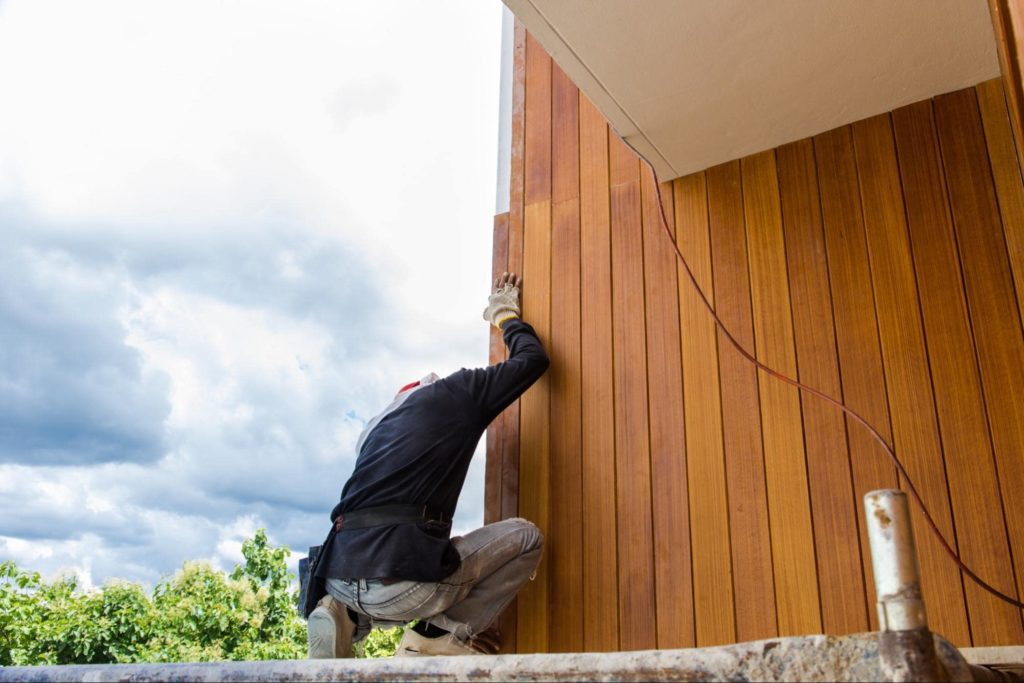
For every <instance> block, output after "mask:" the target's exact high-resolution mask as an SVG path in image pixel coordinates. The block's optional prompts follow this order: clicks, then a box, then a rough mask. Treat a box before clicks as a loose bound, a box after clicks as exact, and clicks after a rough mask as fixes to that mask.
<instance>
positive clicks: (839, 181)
mask: <svg viewBox="0 0 1024 683" xmlns="http://www.w3.org/2000/svg"><path fill="white" fill-rule="evenodd" d="M814 154H815V162H816V166H817V176H818V192H819V195H820V198H821V216H822V223H823V227H824V233H825V248H826V252H827V263H828V272H829V286H830V291H831V293H832V319H833V321H834V323H835V330H836V348H837V350H838V353H839V369H840V380H841V384H842V389H843V400H844V401H845V402H846V405H847V406H848V407H849V408H850V409H852V410H855V411H856V412H857V413H858V414H859V415H861V416H863V417H864V418H865V419H866V420H867V421H868V422H869V423H870V424H872V425H874V427H875V429H877V430H878V431H879V433H880V434H881V435H882V437H883V438H884V439H886V441H888V442H891V441H892V432H891V429H890V427H889V404H888V399H887V397H886V393H885V372H884V370H883V367H882V349H881V343H880V342H879V339H878V321H877V319H876V317H875V305H874V295H873V292H872V283H871V272H870V264H869V262H868V252H867V242H866V241H865V236H864V222H863V211H862V209H861V203H860V187H859V183H858V179H857V166H856V161H855V159H854V151H853V138H852V136H851V132H850V128H849V126H845V127H843V128H839V129H837V130H834V131H830V132H828V133H823V134H821V135H819V136H817V137H815V138H814ZM846 431H847V437H848V442H849V448H850V465H851V470H852V474H853V485H854V500H855V501H857V502H858V505H859V501H861V500H863V497H864V495H865V494H866V493H868V492H869V491H874V490H876V489H884V488H896V487H897V486H898V482H897V479H896V470H895V468H894V467H893V465H892V463H891V462H890V461H889V459H888V457H887V456H886V455H885V453H884V451H883V449H882V447H881V446H880V445H879V444H878V443H877V442H876V441H875V440H874V439H873V438H872V437H871V436H870V435H869V434H868V432H867V431H866V430H864V429H863V428H862V427H861V426H860V425H859V424H857V423H856V422H854V421H853V419H852V418H847V419H846ZM854 517H855V519H856V521H857V527H858V530H859V535H860V543H859V546H860V550H861V560H862V569H863V573H864V584H865V593H866V594H865V595H864V602H865V604H866V605H867V611H868V618H869V619H870V622H871V629H872V630H877V629H878V615H877V612H876V610H875V609H874V598H873V596H874V594H875V593H874V578H873V575H872V571H873V569H872V565H871V554H870V552H869V546H868V538H867V529H866V527H865V525H864V520H863V518H862V516H861V515H860V512H859V507H858V510H857V512H856V513H855V514H854ZM847 540H848V542H849V543H851V544H852V543H853V541H852V539H847Z"/></svg>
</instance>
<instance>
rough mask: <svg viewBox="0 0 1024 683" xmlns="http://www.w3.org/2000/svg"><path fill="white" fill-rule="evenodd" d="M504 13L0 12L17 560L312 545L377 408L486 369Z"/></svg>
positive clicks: (7, 465) (4, 300) (75, 564)
mask: <svg viewBox="0 0 1024 683" xmlns="http://www.w3.org/2000/svg"><path fill="white" fill-rule="evenodd" d="M499 23H500V4H499V3H496V2H495V3H481V2H478V1H477V0H465V1H463V2H446V3H414V2H379V3H337V2H334V1H333V0H317V1H312V0H310V1H303V2H295V3H287V4H282V3H277V2H270V1H269V0H261V1H259V2H256V1H252V0H247V1H245V2H243V1H241V0H235V1H230V2H218V3H209V2H204V1H201V0H189V1H177V2H151V3H137V2H132V1H131V0H119V1H112V0H109V1H101V2H94V3H80V2H76V1H74V0H64V1H57V0H7V1H6V2H2V3H0V92H3V93H4V106H3V107H0V266H2V268H3V272H2V273H0V316H2V317H0V332H2V333H4V334H5V338H6V339H8V341H9V342H10V340H14V341H16V342H17V344H11V343H7V344H6V345H5V346H4V347H3V348H0V407H4V409H5V412H6V413H7V414H8V416H9V417H10V420H14V421H12V422H11V424H12V425H14V424H15V421H16V426H17V429H15V430H14V431H3V429H7V427H5V424H4V423H3V421H2V420H0V428H3V429H0V557H10V558H12V559H16V560H17V561H18V562H19V563H22V564H25V565H26V566H29V567H33V568H37V569H40V570H43V571H46V572H50V573H53V572H56V571H59V570H62V569H64V570H69V571H74V572H76V573H77V574H79V575H80V576H82V577H83V581H89V582H95V583H100V582H102V581H103V580H105V579H106V578H108V577H126V578H132V579H139V580H143V581H146V582H149V583H153V582H155V581H156V580H157V579H158V578H159V576H160V575H161V574H162V573H166V572H169V571H173V570H174V569H175V568H176V567H177V566H179V565H180V563H181V562H182V561H183V560H185V559H193V558H197V557H207V558H209V559H211V560H213V561H215V562H217V563H218V564H220V565H221V566H223V567H225V568H229V566H230V565H231V564H233V563H234V562H236V561H239V560H240V559H241V558H240V555H239V554H238V552H239V549H240V543H241V540H242V538H244V537H245V536H246V535H248V534H250V533H251V531H252V530H253V529H255V528H256V525H266V526H267V527H268V532H269V534H270V536H271V539H272V540H273V541H274V542H277V543H287V544H289V545H291V546H292V547H293V549H294V550H295V551H296V553H303V552H304V550H305V546H306V545H311V544H314V543H317V542H319V541H320V540H321V538H322V536H323V534H324V532H325V531H326V529H325V523H326V515H327V513H328V512H329V510H330V506H331V505H332V504H333V502H334V501H335V500H336V498H337V495H338V492H339V491H340V488H341V485H342V483H343V482H344V479H345V478H346V477H347V475H348V473H349V471H350V470H351V466H352V459H353V454H352V452H351V450H352V445H353V444H354V443H355V440H356V437H357V435H358V433H359V431H360V430H361V429H362V427H363V425H364V423H365V420H366V419H367V418H368V417H370V416H371V415H373V414H375V413H376V412H377V410H378V409H379V408H380V407H381V406H382V405H383V404H384V403H386V402H387V400H388V399H389V398H390V396H391V395H392V394H393V393H394V391H395V389H396V388H397V387H399V386H401V385H402V384H405V383H406V382H408V381H409V380H410V379H415V378H417V377H420V376H422V375H424V374H426V372H428V371H431V370H435V371H437V372H439V373H441V374H444V373H446V372H451V371H453V370H455V369H457V368H458V367H460V366H472V365H479V364H483V363H484V362H486V353H487V326H486V324H484V323H483V322H482V321H480V320H479V315H480V310H481V309H482V307H483V302H484V295H485V293H486V286H487V281H488V279H489V273H490V233H491V218H492V213H493V206H494V201H493V200H494V196H493V193H494V168H495V148H496V141H497V129H496V126H497V102H498V92H497V86H498V60H499V54H498V50H499V45H500V37H499ZM18 411H20V412H18ZM12 429H13V428H12ZM18 430H20V431H18ZM14 433H16V434H19V435H20V437H19V440H17V441H15V440H13V439H12V438H11V437H10V434H14ZM478 460H479V462H476V463H474V466H473V468H472V470H471V473H470V476H469V480H468V482H467V485H466V494H465V495H464V497H463V500H462V501H461V503H460V508H459V515H458V517H457V523H456V528H457V530H462V531H465V530H468V529H469V528H472V527H474V526H475V525H477V524H478V523H479V521H480V517H481V508H482V492H481V488H482V464H483V463H482V458H481V457H480V456H479V455H478ZM296 560H297V556H293V558H292V562H293V564H294V562H295V561H296Z"/></svg>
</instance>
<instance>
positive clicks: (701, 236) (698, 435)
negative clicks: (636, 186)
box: [656, 173, 774, 646]
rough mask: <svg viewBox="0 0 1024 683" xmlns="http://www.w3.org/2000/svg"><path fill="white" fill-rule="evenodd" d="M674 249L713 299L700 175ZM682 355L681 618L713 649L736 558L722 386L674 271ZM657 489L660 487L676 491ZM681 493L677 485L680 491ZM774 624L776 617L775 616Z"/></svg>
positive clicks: (708, 328) (710, 334) (686, 192)
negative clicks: (685, 582)
mask: <svg viewBox="0 0 1024 683" xmlns="http://www.w3.org/2000/svg"><path fill="white" fill-rule="evenodd" d="M673 198H674V208H675V218H676V242H677V243H678V244H679V249H680V251H682V253H683V255H684V256H685V257H686V260H687V262H688V263H689V264H690V267H691V268H692V269H693V273H694V276H695V277H696V279H697V281H698V282H699V283H700V286H701V289H703V290H704V293H705V294H706V295H707V296H708V297H711V298H712V299H713V298H714V296H715V290H714V286H713V281H712V276H711V242H710V233H709V232H708V200H707V184H706V182H705V177H704V174H703V173H696V174H694V175H691V176H687V177H686V178H680V179H678V180H676V181H675V182H674V183H673ZM676 268H677V278H678V283H679V284H678V287H679V319H680V332H681V333H680V352H681V354H682V368H683V405H684V407H685V411H684V416H683V418H684V428H685V436H686V482H687V497H688V498H689V504H690V506H689V511H688V512H689V518H690V534H689V535H690V546H691V547H690V549H689V551H690V552H689V555H690V558H689V559H690V567H688V568H684V567H680V568H679V572H680V574H681V575H682V574H685V573H686V570H687V569H690V572H689V573H691V574H692V579H691V580H692V586H693V588H692V590H693V596H692V598H690V600H689V602H692V607H691V609H692V614H688V613H687V612H688V611H689V610H687V607H689V606H690V605H688V604H687V601H684V602H681V603H679V610H680V614H679V618H680V619H684V620H687V621H690V620H693V627H692V629H693V635H692V637H691V639H690V640H691V641H692V642H690V643H689V644H690V645H697V646H702V645H710V644H713V643H721V642H728V641H729V639H732V638H735V634H736V623H735V606H734V604H733V582H732V576H733V571H732V555H731V553H730V548H729V503H728V500H727V496H725V495H722V492H723V491H725V490H726V484H725V482H726V480H725V449H724V446H723V444H722V400H721V395H720V391H719V385H718V354H717V348H716V337H715V334H716V333H715V325H714V323H713V322H712V321H711V319H710V318H708V316H707V312H706V311H705V309H704V307H703V305H702V304H701V302H700V300H699V298H698V295H697V292H696V290H695V289H694V288H693V286H692V284H691V283H690V281H689V278H688V277H687V275H686V274H685V272H684V271H683V268H682V265H681V264H678V263H677V266H676ZM671 485H672V484H671V483H670V482H658V483H657V484H656V486H659V487H660V486H671ZM676 486H678V484H676ZM772 615H773V617H774V610H772Z"/></svg>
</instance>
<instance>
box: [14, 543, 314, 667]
mask: <svg viewBox="0 0 1024 683" xmlns="http://www.w3.org/2000/svg"><path fill="white" fill-rule="evenodd" d="M242 555H243V557H244V558H245V563H244V564H242V565H239V566H237V567H235V570H234V571H233V572H231V574H230V575H226V574H224V572H221V571H218V570H216V569H213V568H212V567H210V566H209V565H208V564H205V563H201V562H186V563H185V565H184V566H183V567H182V569H181V570H180V571H178V572H177V573H176V574H175V575H174V576H172V577H170V578H168V579H165V580H163V581H161V582H160V583H159V584H157V586H156V588H155V589H154V590H153V592H152V595H147V594H146V591H145V590H144V589H143V588H142V586H140V585H138V584H135V583H127V582H110V583H108V584H106V585H105V586H103V588H102V589H99V590H91V591H83V590H80V588H79V585H78V581H77V579H75V578H74V577H61V578H58V579H56V580H54V581H52V582H46V581H43V580H42V579H41V578H40V576H39V573H38V572H32V571H25V570H21V569H19V568H18V567H17V565H15V563H14V562H4V563H2V564H0V665H36V664H95V663H106V662H115V663H117V662H122V663H123V662H173V661H193V662H195V661H213V660H230V659H234V660H259V659H294V658H298V657H305V656H306V625H305V622H304V621H303V620H302V618H301V617H300V616H299V614H298V611H297V609H296V606H295V602H296V598H297V596H296V594H295V593H296V591H294V590H292V589H291V582H292V581H293V580H294V576H293V575H291V574H290V573H289V572H288V570H287V566H286V559H287V557H288V555H289V551H288V549H287V548H275V547H273V546H271V545H270V543H269V542H268V541H267V536H266V533H265V532H264V531H263V530H262V529H260V530H259V531H257V532H256V535H255V537H254V538H252V539H249V540H247V541H246V542H245V543H244V544H243V546H242Z"/></svg>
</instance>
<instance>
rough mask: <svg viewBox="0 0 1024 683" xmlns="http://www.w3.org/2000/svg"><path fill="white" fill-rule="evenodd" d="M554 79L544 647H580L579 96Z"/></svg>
mask: <svg viewBox="0 0 1024 683" xmlns="http://www.w3.org/2000/svg"><path fill="white" fill-rule="evenodd" d="M553 69H554V71H553V77H552V81H553V82H552V92H553V95H552V119H553V122H552V143H551V148H552V162H553V166H554V167H553V169H552V178H551V182H552V188H553V190H552V192H553V196H554V201H555V203H554V204H553V205H552V208H551V212H552V232H551V348H550V351H549V355H550V357H551V369H550V370H549V371H548V372H549V374H550V375H551V425H552V430H551V523H550V527H549V530H548V538H547V558H548V559H547V561H548V567H549V576H550V581H549V585H550V594H549V595H550V604H551V611H550V628H549V633H550V641H549V645H550V650H551V651H552V652H579V651H581V650H582V649H583V583H582V581H580V576H582V574H583V553H582V550H583V484H582V480H583V461H582V458H581V455H582V454H581V452H580V444H581V442H582V440H583V429H582V415H581V403H582V395H581V393H580V384H581V383H580V370H581V367H580V203H579V163H580V161H579V91H578V90H577V89H576V86H575V85H573V83H572V81H570V80H569V78H568V77H567V76H566V75H565V74H564V73H563V72H562V70H561V69H559V68H558V66H557V65H555V66H554V67H553Z"/></svg>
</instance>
